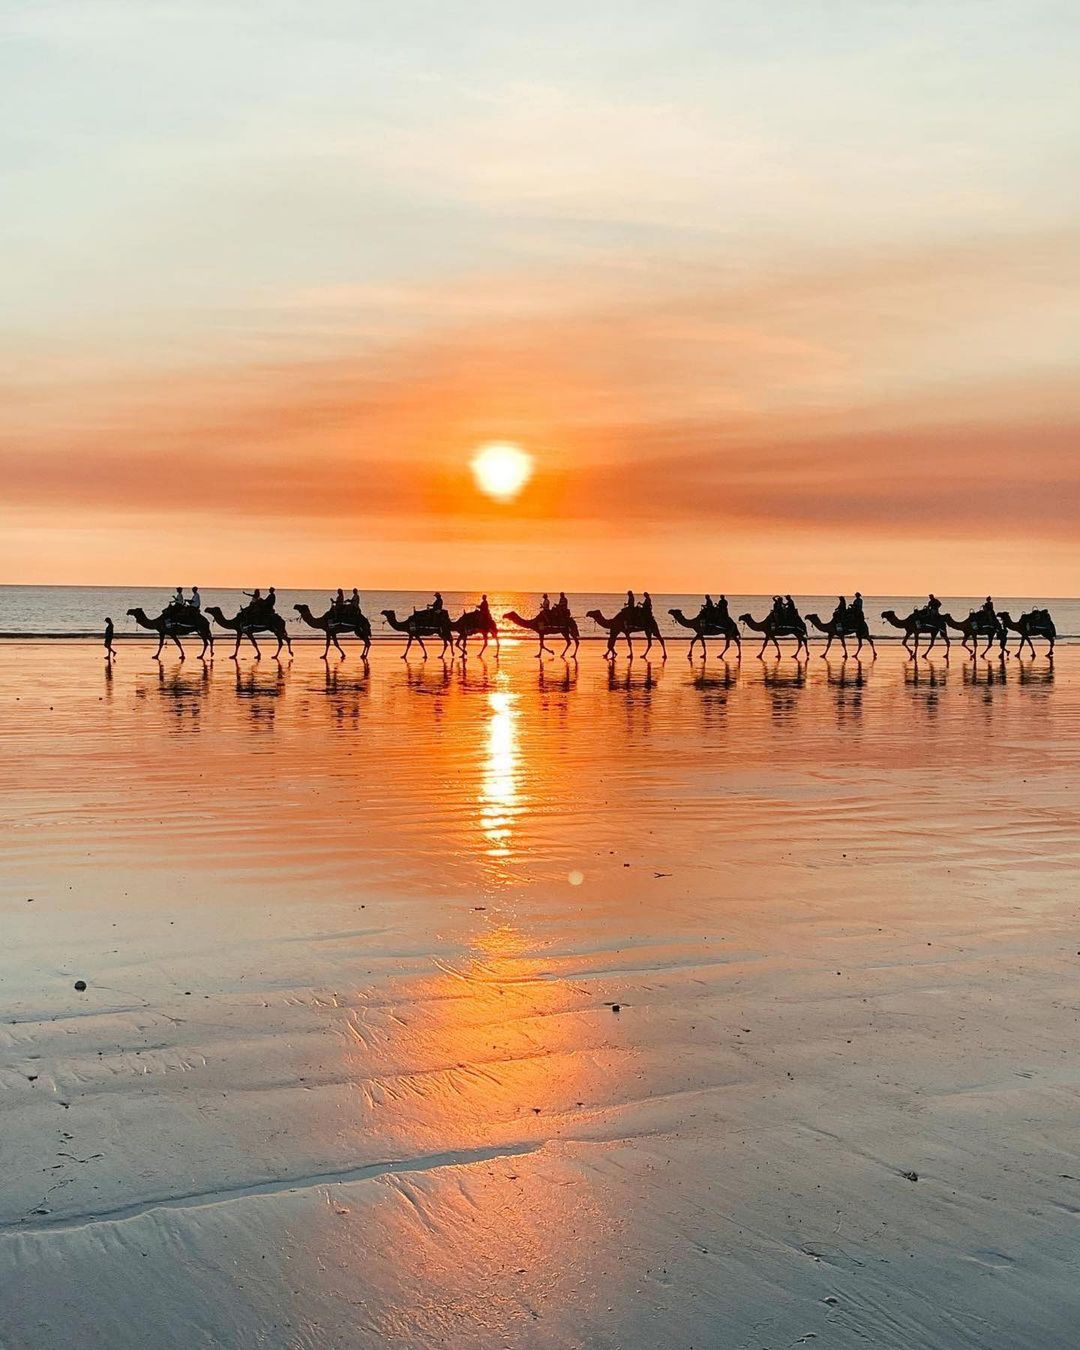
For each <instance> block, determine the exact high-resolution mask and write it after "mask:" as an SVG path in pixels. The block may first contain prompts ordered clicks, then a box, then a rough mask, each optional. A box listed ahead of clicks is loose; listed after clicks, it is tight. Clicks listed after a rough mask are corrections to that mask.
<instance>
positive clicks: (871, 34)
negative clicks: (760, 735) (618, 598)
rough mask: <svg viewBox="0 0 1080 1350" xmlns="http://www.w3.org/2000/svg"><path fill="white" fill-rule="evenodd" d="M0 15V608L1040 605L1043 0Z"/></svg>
mask: <svg viewBox="0 0 1080 1350" xmlns="http://www.w3.org/2000/svg"><path fill="white" fill-rule="evenodd" d="M0 34H2V43H0V88H2V89H3V91H4V92H3V103H4V107H5V116H4V118H3V122H2V125H0V167H2V171H3V178H4V182H5V189H6V190H5V193H4V210H3V212H2V214H0V237H2V238H0V242H2V254H3V260H4V273H5V282H4V288H3V295H4V301H3V305H2V307H0V340H2V344H3V356H4V372H5V373H4V375H3V377H2V382H3V421H2V433H0V472H2V480H0V481H2V484H3V487H2V490H0V581H2V582H56V583H71V582H93V583H100V584H107V583H116V584H121V583H140V584H169V585H172V584H176V583H177V582H183V583H185V584H190V583H191V582H192V581H197V582H199V583H201V584H202V585H204V586H207V587H209V586H214V585H228V584H237V583H247V582H253V583H255V584H267V583H269V582H271V581H273V582H275V583H276V584H277V585H278V586H290V585H294V586H308V585H310V586H315V585H320V586H329V585H337V584H343V583H345V584H349V585H351V584H354V582H358V583H359V584H360V585H361V586H368V587H382V586H402V587H421V586H423V587H428V586H435V585H441V586H444V587H446V588H459V587H460V588H466V587H469V588H471V587H491V588H498V587H528V588H533V587H545V588H546V587H566V588H567V589H591V588H603V589H609V588H610V589H615V588H620V587H624V586H627V585H634V586H651V587H652V588H653V589H655V590H657V591H664V590H677V591H683V590H704V589H712V590H720V589H725V590H728V591H731V592H739V591H766V592H769V591H772V590H774V589H783V590H785V591H793V592H799V591H802V592H819V591H823V592H832V591H838V590H847V591H850V590H852V589H854V588H855V587H856V586H860V587H861V588H862V589H863V590H865V591H867V592H871V593H872V592H875V591H877V592H919V591H924V590H926V589H929V588H931V587H932V588H934V589H936V590H938V591H940V592H942V593H952V594H969V593H975V592H978V593H982V592H983V591H984V590H993V591H999V592H1001V593H1003V594H1012V595H1023V594H1031V595H1047V596H1051V595H1064V594H1072V595H1075V594H1077V593H1078V589H1080V577H1078V572H1080V534H1078V530H1077V517H1078V514H1080V491H1078V487H1077V483H1078V477H1080V475H1078V470H1077V449H1078V435H1077V432H1078V428H1080V382H1078V379H1077V374H1078V372H1077V364H1078V356H1080V247H1078V246H1080V200H1078V198H1080V173H1078V164H1080V80H1077V78H1076V71H1077V69H1078V68H1080V11H1078V9H1077V6H1076V5H1075V3H1074V0H1067V2H1062V3H1039V2H1038V0H1011V2H1009V3H1003V2H1001V0H963V2H954V3H933V4H931V3H922V2H921V0H907V2H906V3H899V2H897V3H890V2H889V0H881V2H880V3H868V2H867V0H790V2H785V0H770V3H762V2H761V0H738V2H737V3H724V0H701V3H696V2H694V3H685V2H684V3H680V2H679V0H670V3H666V4H659V3H656V2H655V0H649V2H648V3H644V2H642V3H636V2H635V0H617V2H615V0H612V3H607V2H606V0H605V2H602V3H588V2H586V3H582V0H575V2H574V3H563V2H562V0H555V2H554V3H552V2H550V0H549V2H548V3H544V4H535V3H532V4H523V3H519V2H518V0H500V2H499V3H486V0H484V2H481V0H475V2H474V3H467V4H464V3H463V4H453V3H447V0H432V3H416V2H415V0H394V3H382V0H374V2H365V0H348V2H346V0H320V3H314V4H313V3H310V0H309V3H306V4H300V3H281V2H280V0H248V2H247V3H237V2H236V0H214V3H201V2H199V0H162V2H161V3H157V2H156V0H110V2H107V3H98V0H41V3H34V4H29V3H15V4H10V5H7V6H5V7H4V9H3V12H2V16H0ZM489 441H506V442H511V443H514V444H516V445H518V446H520V447H521V448H522V449H524V450H525V451H526V452H527V453H528V454H530V455H532V456H533V457H534V461H535V469H534V474H533V477H532V478H531V479H530V480H529V482H528V483H527V484H526V485H525V487H524V489H523V490H522V492H521V494H520V496H518V497H517V498H516V499H515V500H513V501H511V502H498V501H494V500H491V499H490V498H487V497H485V496H483V495H482V494H481V493H480V492H479V491H478V490H477V488H476V486H475V484H474V482H473V479H472V475H471V473H470V470H469V462H470V460H471V459H472V457H473V455H474V454H475V453H476V450H477V448H478V447H479V446H481V445H483V444H484V443H486V442H489Z"/></svg>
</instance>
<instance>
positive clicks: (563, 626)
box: [503, 609, 581, 658]
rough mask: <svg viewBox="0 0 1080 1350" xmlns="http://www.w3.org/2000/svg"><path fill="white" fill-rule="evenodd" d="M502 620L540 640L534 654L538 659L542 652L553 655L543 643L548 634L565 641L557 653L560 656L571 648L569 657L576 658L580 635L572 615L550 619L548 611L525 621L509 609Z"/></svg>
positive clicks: (513, 610)
mask: <svg viewBox="0 0 1080 1350" xmlns="http://www.w3.org/2000/svg"><path fill="white" fill-rule="evenodd" d="M503 618H504V619H506V620H508V621H509V622H510V623H514V624H517V626H518V627H519V628H527V629H528V630H529V632H530V633H535V634H536V636H537V637H538V638H539V639H540V648H539V650H538V651H537V653H536V655H537V657H538V658H540V657H542V656H543V654H544V652H549V653H550V654H551V655H554V653H553V652H552V651H551V648H550V647H549V646H548V645H547V643H546V642H545V641H544V639H545V638H546V637H547V635H548V634H549V633H556V634H557V635H558V636H559V637H561V638H564V639H565V641H566V646H565V647H563V649H562V651H561V652H560V653H559V655H560V656H565V655H566V653H567V652H568V651H570V648H571V646H573V648H574V650H573V652H572V653H571V655H572V656H577V650H578V647H579V646H580V645H581V635H580V634H579V633H578V626H577V620H576V619H575V618H574V617H573V615H567V617H566V618H565V619H557V618H552V616H551V611H550V610H549V611H548V612H547V613H546V614H538V615H537V616H536V618H535V619H526V618H523V617H522V615H520V614H519V613H518V612H517V610H516V609H511V610H509V611H508V612H507V613H506V614H504V615H503Z"/></svg>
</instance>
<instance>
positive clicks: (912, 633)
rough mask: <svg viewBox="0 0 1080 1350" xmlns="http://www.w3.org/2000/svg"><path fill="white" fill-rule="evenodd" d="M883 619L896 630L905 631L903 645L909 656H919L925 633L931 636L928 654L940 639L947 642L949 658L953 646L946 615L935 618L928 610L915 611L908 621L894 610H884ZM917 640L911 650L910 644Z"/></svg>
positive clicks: (946, 649) (882, 612)
mask: <svg viewBox="0 0 1080 1350" xmlns="http://www.w3.org/2000/svg"><path fill="white" fill-rule="evenodd" d="M881 617H882V618H883V619H884V620H885V622H886V623H890V624H892V626H893V627H894V628H902V629H903V631H904V638H903V645H904V648H905V650H906V651H907V653H908V655H909V656H918V654H919V638H920V636H921V635H922V634H923V633H929V634H930V645H929V646H928V647H927V649H926V651H927V653H930V652H931V651H932V650H933V648H934V644H935V643H936V642H937V640H938V638H942V639H943V640H944V642H945V655H946V656H948V654H949V648H950V646H951V645H952V644H951V643H950V642H949V629H948V625H947V624H946V622H945V617H944V615H941V614H939V615H937V617H935V616H934V615H933V614H931V613H930V612H929V611H928V610H925V609H913V610H912V611H911V613H910V614H909V615H908V616H907V618H906V619H901V618H900V616H899V615H898V614H897V612H896V610H894V609H883V610H882V611H881ZM912 638H914V639H915V646H914V648H911V647H909V646H908V643H909V642H910V641H911V639H912Z"/></svg>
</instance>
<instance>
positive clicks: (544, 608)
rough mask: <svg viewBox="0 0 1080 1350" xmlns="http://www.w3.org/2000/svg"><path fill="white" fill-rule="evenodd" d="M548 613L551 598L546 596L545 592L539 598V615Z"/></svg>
mask: <svg viewBox="0 0 1080 1350" xmlns="http://www.w3.org/2000/svg"><path fill="white" fill-rule="evenodd" d="M550 611H551V597H550V596H549V595H548V593H547V591H545V592H544V594H543V595H542V596H541V597H540V613H541V614H548V613H550Z"/></svg>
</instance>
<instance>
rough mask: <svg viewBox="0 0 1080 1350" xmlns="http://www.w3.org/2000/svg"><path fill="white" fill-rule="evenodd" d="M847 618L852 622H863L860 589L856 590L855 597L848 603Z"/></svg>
mask: <svg viewBox="0 0 1080 1350" xmlns="http://www.w3.org/2000/svg"><path fill="white" fill-rule="evenodd" d="M848 619H849V620H850V621H851V622H852V623H862V622H863V607H862V591H856V592H855V599H854V600H852V602H851V604H850V605H848Z"/></svg>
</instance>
